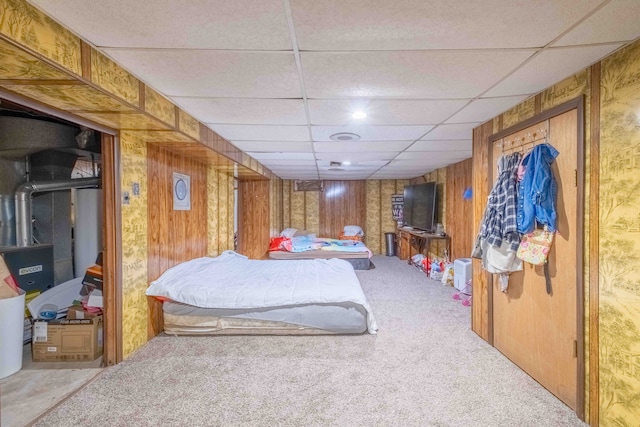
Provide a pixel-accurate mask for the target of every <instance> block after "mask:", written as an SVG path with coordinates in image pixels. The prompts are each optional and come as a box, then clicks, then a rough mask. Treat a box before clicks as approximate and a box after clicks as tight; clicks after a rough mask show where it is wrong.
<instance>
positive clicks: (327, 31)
mask: <svg viewBox="0 0 640 427" xmlns="http://www.w3.org/2000/svg"><path fill="white" fill-rule="evenodd" d="M600 3H601V0H581V1H578V2H577V1H573V0H537V1H518V2H514V1H512V0H493V1H491V2H479V1H449V2H441V1H425V0H405V1H402V2H392V1H391V2H390V1H385V0H373V1H363V0H359V1H344V0H323V1H317V0H292V1H291V8H292V12H293V18H294V22H295V23H296V35H297V39H298V45H299V46H300V49H301V50H405V49H407V50H413V49H471V48H516V47H522V46H528V47H537V46H544V45H546V44H547V43H549V42H550V41H551V40H553V39H554V38H555V37H557V36H558V35H560V34H561V33H562V32H563V31H565V30H566V29H568V28H569V27H570V26H571V25H573V24H574V23H575V22H577V21H578V20H579V19H580V18H582V17H583V16H584V15H586V14H587V13H589V12H590V11H591V10H592V9H593V8H595V7H596V6H597V5H598V4H600Z"/></svg>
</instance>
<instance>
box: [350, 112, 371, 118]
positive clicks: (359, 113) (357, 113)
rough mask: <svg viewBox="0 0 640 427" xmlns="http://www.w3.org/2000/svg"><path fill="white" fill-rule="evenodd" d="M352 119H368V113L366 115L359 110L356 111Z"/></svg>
mask: <svg viewBox="0 0 640 427" xmlns="http://www.w3.org/2000/svg"><path fill="white" fill-rule="evenodd" d="M351 117H353V118H354V119H358V120H359V119H364V118H365V117H367V113H365V112H364V111H361V110H358V111H354V113H353V114H352V115H351Z"/></svg>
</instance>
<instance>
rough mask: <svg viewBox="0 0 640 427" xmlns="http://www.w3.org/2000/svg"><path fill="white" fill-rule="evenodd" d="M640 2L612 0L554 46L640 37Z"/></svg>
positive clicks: (628, 39) (634, 0)
mask: <svg viewBox="0 0 640 427" xmlns="http://www.w3.org/2000/svg"><path fill="white" fill-rule="evenodd" d="M638 21H640V2H639V1H638V0H612V1H611V2H609V3H607V5H606V6H604V7H603V8H602V9H600V10H599V11H598V12H596V13H595V14H593V15H592V16H591V17H589V18H588V19H586V20H585V21H584V22H582V23H580V25H578V26H577V27H576V28H574V29H573V30H571V31H569V33H567V34H566V35H565V36H563V37H562V38H561V39H560V40H558V41H557V42H555V43H554V44H553V46H567V45H580V44H591V43H609V42H616V41H630V40H635V39H636V38H638V37H640V26H639V25H638Z"/></svg>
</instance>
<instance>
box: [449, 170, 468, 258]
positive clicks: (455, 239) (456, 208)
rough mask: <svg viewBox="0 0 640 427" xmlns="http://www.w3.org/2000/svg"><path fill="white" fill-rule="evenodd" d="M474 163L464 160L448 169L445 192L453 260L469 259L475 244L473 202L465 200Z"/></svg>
mask: <svg viewBox="0 0 640 427" xmlns="http://www.w3.org/2000/svg"><path fill="white" fill-rule="evenodd" d="M472 167H473V162H472V160H471V159H467V160H464V161H462V162H459V163H456V164H454V165H451V166H448V167H447V172H446V176H447V178H446V183H445V185H444V191H445V192H446V197H445V198H444V199H445V209H444V216H445V225H446V227H447V232H448V234H450V235H451V254H450V256H451V259H452V260H454V259H456V258H468V257H469V256H470V254H471V245H472V243H473V238H474V235H473V217H472V215H471V209H472V208H473V204H472V202H471V200H465V199H464V198H463V195H464V192H465V191H466V189H467V188H471V181H472V174H471V170H472Z"/></svg>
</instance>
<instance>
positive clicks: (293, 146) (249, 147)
mask: <svg viewBox="0 0 640 427" xmlns="http://www.w3.org/2000/svg"><path fill="white" fill-rule="evenodd" d="M233 145H235V146H236V147H238V148H239V149H240V150H242V151H245V152H249V151H259V152H264V153H267V152H277V151H295V152H299V153H311V152H312V151H313V150H312V147H311V143H310V142H297V141H296V142H282V141H234V142H233Z"/></svg>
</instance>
